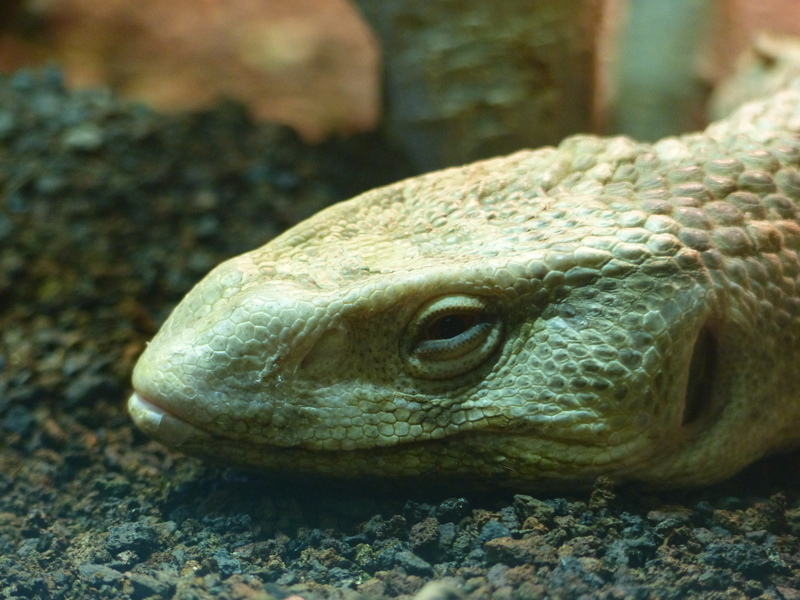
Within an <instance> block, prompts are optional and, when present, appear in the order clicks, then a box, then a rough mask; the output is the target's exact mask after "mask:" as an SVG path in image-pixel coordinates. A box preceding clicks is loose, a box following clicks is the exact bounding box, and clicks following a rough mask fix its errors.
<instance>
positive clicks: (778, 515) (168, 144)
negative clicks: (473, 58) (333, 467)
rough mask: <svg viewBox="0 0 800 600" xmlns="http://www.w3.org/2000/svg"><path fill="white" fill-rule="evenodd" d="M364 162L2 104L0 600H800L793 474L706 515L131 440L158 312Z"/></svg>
mask: <svg viewBox="0 0 800 600" xmlns="http://www.w3.org/2000/svg"><path fill="white" fill-rule="evenodd" d="M365 144H367V141H365V140H361V141H360V142H359V143H348V144H346V145H345V144H343V143H332V144H329V145H327V146H326V147H316V148H311V147H307V146H304V145H302V144H301V143H300V142H298V141H297V139H296V137H295V136H294V135H292V134H291V132H289V131H287V130H285V129H281V128H277V127H270V126H257V127H256V126H253V125H251V124H250V123H249V122H248V121H247V119H246V118H245V117H244V116H243V113H242V111H241V110H239V109H237V108H236V107H234V106H221V107H220V108H219V109H217V110H215V111H213V112H209V113H204V114H197V115H184V116H180V117H170V118H166V117H162V116H159V115H156V114H153V113H152V112H150V111H149V110H147V109H144V108H142V107H136V106H131V105H124V104H120V103H119V102H118V101H117V100H115V99H114V98H113V97H112V96H110V95H109V94H107V93H103V92H97V91H94V92H80V93H73V94H67V93H65V92H64V91H63V89H62V87H61V83H60V77H59V75H58V73H57V72H55V71H48V72H45V73H42V74H39V75H34V74H31V73H17V74H15V75H13V76H11V77H7V78H4V79H2V80H0V599H11V598H20V599H21V598H25V599H37V598H39V599H51V598H52V599H62V598H63V599H78V598H90V597H91V598H114V599H117V598H119V599H128V598H132V599H142V600H144V599H150V600H156V599H161V598H176V599H181V600H195V599H197V600H201V599H210V598H230V599H258V600H270V599H280V598H287V597H289V596H292V595H294V597H295V598H297V597H301V598H305V599H307V600H312V599H322V598H342V599H356V598H412V597H414V596H415V595H418V597H420V598H422V597H425V598H427V599H428V600H433V599H437V598H438V599H445V598H453V599H457V598H470V599H475V600H478V599H486V598H494V599H509V600H515V599H519V600H529V599H531V600H532V599H537V598H556V599H557V598H565V599H566V598H608V599H621V598H634V599H646V598H676V599H677V598H701V597H702V598H720V599H722V598H725V599H737V598H765V599H766V598H769V599H773V598H774V599H795V598H800V541H799V540H800V537H799V536H800V493H798V492H799V489H800V486H799V485H798V482H800V477H798V475H800V468H798V466H797V456H796V455H795V456H789V457H784V458H778V459H773V460H771V461H769V462H766V463H762V464H761V465H758V466H757V467H755V468H754V469H751V470H750V472H749V473H746V474H744V475H742V476H740V477H738V478H736V479H735V480H734V481H732V482H729V483H727V484H725V485H721V486H716V487H714V488H711V489H707V490H695V491H685V492H680V493H672V494H664V493H662V494H657V493H646V492H643V491H642V490H638V489H636V488H623V489H620V490H616V491H611V490H609V489H608V488H607V487H606V486H605V485H604V484H603V482H600V483H598V485H597V486H596V487H595V489H594V490H593V491H592V492H591V493H586V494H577V495H573V496H570V497H560V496H554V495H552V494H551V495H542V496H538V497H534V496H530V495H514V494H512V493H498V494H496V495H487V494H486V493H482V494H478V493H477V492H473V491H470V490H469V489H450V490H434V489H423V488H419V489H415V488H414V489H412V488H409V487H408V486H405V487H403V488H402V489H394V490H393V489H392V486H391V485H386V486H382V487H381V486H372V487H370V486H364V485H361V484H359V485H352V484H347V483H344V484H334V483H331V482H320V481H317V482H296V481H286V480H281V479H276V478H271V477H269V476H266V475H256V474H249V473H243V472H240V471H234V470H228V469H224V468H218V467H211V466H207V465H204V464H202V463H200V462H198V461H196V460H193V459H188V458H186V457H183V456H180V455H176V454H173V453H170V452H168V451H166V450H165V449H163V448H162V447H160V446H159V445H158V444H155V443H153V442H151V441H149V440H147V439H146V438H144V437H143V436H142V435H140V434H139V433H138V432H136V431H135V430H134V429H133V427H132V426H131V424H130V422H129V420H128V418H127V415H126V413H125V410H124V401H125V398H126V397H127V395H128V393H129V383H128V378H129V374H130V369H131V367H132V365H133V362H134V361H135V359H136V356H137V355H138V353H139V352H140V351H141V349H142V347H143V344H144V343H145V341H146V340H147V339H148V338H149V337H150V336H152V334H153V333H154V331H155V330H156V328H157V326H158V323H160V322H161V321H162V320H163V319H164V317H165V316H166V314H167V313H168V312H169V310H170V308H171V307H172V306H173V305H174V304H175V303H176V302H177V301H178V300H179V298H180V297H181V295H182V294H183V293H184V292H185V291H186V290H187V289H188V288H189V287H190V286H191V285H192V284H193V283H195V282H196V281H197V279H199V277H201V276H202V275H203V274H204V273H205V272H206V271H207V270H208V269H209V268H210V267H212V266H213V265H214V264H216V263H217V262H218V261H220V260H221V259H222V258H224V257H227V256H230V255H231V254H235V253H238V252H241V251H244V250H248V249H250V248H252V247H255V246H256V245H258V244H261V243H263V242H264V241H266V240H267V239H269V238H270V237H271V236H273V235H275V234H276V233H278V232H279V231H280V230H282V229H283V228H285V227H286V226H288V225H290V224H292V223H293V222H295V221H297V220H298V219H300V218H302V217H303V216H305V215H307V214H309V213H311V212H313V211H315V210H317V209H319V208H320V207H321V206H324V205H326V204H328V203H330V202H333V201H335V200H337V199H340V198H341V197H343V196H345V195H347V194H350V193H353V192H355V191H357V189H358V188H359V187H364V186H368V185H372V184H374V183H377V182H379V181H380V180H381V177H383V178H389V177H392V176H399V175H400V174H401V173H400V171H399V170H398V171H397V172H394V173H391V170H390V171H389V174H386V173H384V174H383V175H376V172H377V171H378V170H379V166H380V165H381V164H383V165H389V166H392V165H395V164H396V163H395V161H394V160H393V159H392V158H391V157H390V156H389V155H388V153H385V152H383V151H382V150H381V149H380V147H376V146H374V144H372V145H370V144H367V146H366V147H365ZM368 157H369V160H367V158H368ZM434 580H443V582H442V583H439V584H437V585H434V586H433V587H428V588H425V590H423V591H420V590H422V588H423V586H424V584H425V583H426V582H429V581H434Z"/></svg>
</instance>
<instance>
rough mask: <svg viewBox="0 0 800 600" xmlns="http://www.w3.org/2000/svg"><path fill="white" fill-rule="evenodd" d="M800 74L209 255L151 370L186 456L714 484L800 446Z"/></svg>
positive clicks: (155, 395) (378, 197)
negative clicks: (772, 89) (664, 120)
mask: <svg viewBox="0 0 800 600" xmlns="http://www.w3.org/2000/svg"><path fill="white" fill-rule="evenodd" d="M799 132H800V90H798V89H797V88H795V89H789V90H787V91H783V92H780V93H778V94H775V95H773V96H771V97H770V98H769V99H767V100H764V101H760V102H754V103H750V104H747V105H745V106H744V107H742V108H741V109H739V110H738V111H737V112H736V113H734V114H733V115H732V116H730V117H729V118H728V119H726V120H722V121H720V122H718V123H715V124H712V125H711V126H710V127H709V128H708V129H707V130H706V131H705V132H702V133H696V134H689V135H684V136H681V137H673V138H666V139H664V140H662V141H660V142H657V143H656V144H652V145H649V144H642V143H637V142H634V141H632V140H630V139H627V138H624V137H613V138H599V137H593V136H588V135H584V136H575V137H571V138H567V139H566V140H565V141H564V142H563V143H562V144H561V145H560V146H559V147H558V148H542V149H539V150H534V151H521V152H517V153H515V154H512V155H510V156H506V157H502V158H496V159H492V160H487V161H481V162H478V163H474V164H471V165H467V166H464V167H459V168H454V169H448V170H444V171H440V172H436V173H431V174H427V175H423V176H420V177H416V178H412V179H409V180H406V181H402V182H399V183H397V184H394V185H390V186H387V187H384V188H380V189H377V190H373V191H370V192H367V193H365V194H363V195H361V196H358V197H356V198H355V199H352V200H350V201H347V202H344V203H340V204H338V205H335V206H333V207H330V208H328V209H326V210H324V211H322V212H320V213H318V214H317V215H315V216H314V217H312V218H311V219H308V220H307V221H305V222H303V223H301V224H299V225H297V226H295V227H294V228H292V229H290V230H289V231H287V232H285V233H284V234H283V235H281V236H279V237H278V238H276V239H274V240H273V241H272V242H270V243H268V244H267V245H265V246H263V247H261V248H259V249H257V250H254V251H252V252H249V253H247V254H244V255H242V256H239V257H237V258H234V259H231V260H229V261H227V262H225V263H223V264H222V265H220V266H219V267H217V268H216V269H214V270H213V271H212V272H211V273H210V274H209V275H208V276H207V277H206V278H205V279H204V280H202V281H201V282H200V283H199V284H198V285H197V286H196V287H195V288H194V289H193V290H192V291H191V292H190V293H189V294H188V295H187V296H186V298H185V299H184V300H183V301H182V302H181V304H180V305H179V306H178V307H177V308H176V309H175V311H174V312H173V313H172V315H171V316H170V317H169V319H168V320H167V322H166V323H165V324H164V326H163V328H162V329H161V331H160V332H159V333H158V334H157V336H156V337H155V338H154V339H153V341H152V342H151V344H150V345H149V347H148V348H147V350H146V351H145V353H144V354H143V356H142V357H141V359H140V361H139V363H138V364H137V366H136V369H135V371H134V376H133V384H134V388H135V393H134V395H133V396H132V397H131V399H130V401H129V409H130V412H131V414H132V416H133V418H134V421H135V422H136V423H137V425H138V426H139V427H140V428H141V429H143V430H144V431H145V432H147V433H149V434H150V435H152V436H153V437H155V438H156V439H158V440H160V441H162V442H163V443H165V444H167V445H169V446H173V447H175V448H177V449H180V450H183V451H186V452H188V453H192V454H200V455H205V456H211V457H215V458H218V459H221V460H226V461H230V462H233V463H238V464H243V465H249V466H258V467H265V468H268V469H273V470H278V471H288V472H306V473H319V474H326V475H333V476H342V477H357V476H376V477H404V476H417V475H423V476H431V477H454V478H467V479H471V480H485V481H490V482H494V483H497V484H500V485H511V486H523V487H529V486H537V485H551V484H556V485H560V484H568V485H582V484H587V483H589V482H591V481H592V480H593V479H594V478H595V477H597V476H599V475H607V476H610V477H612V478H614V479H615V480H617V481H623V480H638V481H644V482H648V483H650V484H653V485H656V486H678V485H693V484H705V483H709V482H712V481H716V480H719V479H722V478H724V477H727V476H729V475H731V474H732V473H734V472H736V471H737V470H739V469H740V468H742V467H743V466H745V465H747V464H749V463H750V462H752V461H754V460H756V459H757V458H759V457H761V456H763V455H764V454H766V453H768V452H771V451H774V450H777V449H783V448H788V447H792V446H794V445H796V444H797V443H798V442H800V427H798V423H799V419H798V416H799V415H800V397H798V389H800V368H798V365H800V360H799V359H800V289H799V288H798V286H800V260H798V252H800V225H798V205H797V203H798V202H800V136H798V133H799Z"/></svg>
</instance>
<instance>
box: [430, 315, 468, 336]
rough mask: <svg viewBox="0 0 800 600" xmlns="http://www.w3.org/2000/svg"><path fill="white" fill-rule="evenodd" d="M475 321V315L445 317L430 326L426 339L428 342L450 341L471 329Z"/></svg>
mask: <svg viewBox="0 0 800 600" xmlns="http://www.w3.org/2000/svg"><path fill="white" fill-rule="evenodd" d="M476 321H477V319H476V317H475V315H469V314H458V315H445V316H443V317H441V318H439V319H436V320H435V321H434V322H433V323H431V324H430V326H429V327H428V331H427V336H426V337H427V339H428V340H450V339H453V338H454V337H457V336H459V335H461V334H462V333H464V332H465V331H467V330H468V329H469V328H471V327H473V326H474V325H475V323H476Z"/></svg>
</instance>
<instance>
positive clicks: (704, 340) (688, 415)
mask: <svg viewBox="0 0 800 600" xmlns="http://www.w3.org/2000/svg"><path fill="white" fill-rule="evenodd" d="M718 358H719V347H718V343H717V338H716V336H715V335H714V332H713V331H712V330H711V327H709V325H708V324H706V325H705V326H704V327H703V329H701V330H700V333H699V334H698V336H697V339H696V340H695V342H694V348H693V349H692V359H691V362H690V363H689V377H688V379H687V382H686V393H685V396H684V404H683V421H682V424H683V425H684V426H688V425H692V424H693V423H696V422H697V421H698V419H700V418H701V417H702V416H703V415H705V414H708V412H709V409H710V406H711V400H712V398H713V393H714V384H715V381H716V378H717V374H718V366H719V363H718Z"/></svg>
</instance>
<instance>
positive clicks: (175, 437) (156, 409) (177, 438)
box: [128, 392, 209, 447]
mask: <svg viewBox="0 0 800 600" xmlns="http://www.w3.org/2000/svg"><path fill="white" fill-rule="evenodd" d="M128 412H129V413H130V415H131V417H132V418H133V422H134V423H135V424H136V426H137V427H138V428H139V429H141V430H142V431H143V432H144V433H146V434H147V435H149V436H151V437H153V438H154V439H156V440H159V441H160V442H163V443H165V444H168V445H170V446H176V447H180V445H182V444H185V443H186V442H188V441H189V440H191V441H196V440H197V439H198V438H207V437H209V436H208V434H207V433H206V432H204V431H203V430H202V429H200V428H198V427H196V426H194V425H191V424H190V423H188V422H186V421H184V420H183V419H181V418H180V417H177V416H175V415H174V414H172V413H171V412H169V411H168V410H167V409H166V408H164V407H163V406H160V405H159V404H157V403H156V402H154V401H153V400H151V399H149V398H146V397H145V396H142V395H141V394H139V393H138V392H134V393H133V394H132V395H131V397H130V398H129V399H128Z"/></svg>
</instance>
